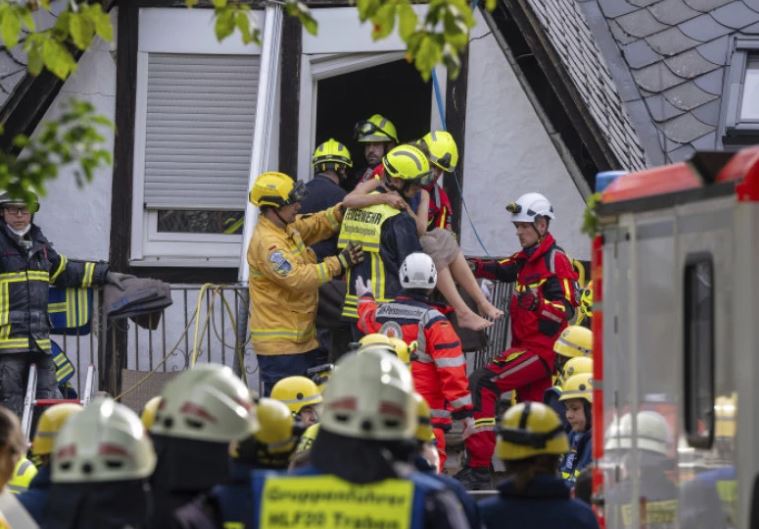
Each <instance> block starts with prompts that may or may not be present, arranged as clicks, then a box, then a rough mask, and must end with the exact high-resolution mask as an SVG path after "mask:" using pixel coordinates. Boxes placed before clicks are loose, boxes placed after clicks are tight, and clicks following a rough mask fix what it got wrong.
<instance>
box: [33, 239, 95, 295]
mask: <svg viewBox="0 0 759 529" xmlns="http://www.w3.org/2000/svg"><path fill="white" fill-rule="evenodd" d="M46 254H47V259H48V261H49V262H50V284H51V285H55V286H57V287H81V288H89V287H91V286H92V285H103V284H105V283H106V281H107V278H108V268H109V266H108V263H96V262H92V261H79V260H75V259H71V260H69V259H68V258H67V257H66V256H65V255H61V254H59V253H58V252H56V251H55V249H54V248H53V245H52V244H50V243H49V242H48V243H47V248H46Z"/></svg>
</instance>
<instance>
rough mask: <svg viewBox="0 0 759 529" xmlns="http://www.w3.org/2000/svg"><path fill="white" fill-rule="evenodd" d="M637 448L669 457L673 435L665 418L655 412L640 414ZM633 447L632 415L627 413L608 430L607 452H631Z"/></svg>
mask: <svg viewBox="0 0 759 529" xmlns="http://www.w3.org/2000/svg"><path fill="white" fill-rule="evenodd" d="M637 435H638V437H637V447H638V448H639V449H641V450H648V451H650V452H656V453H658V454H662V455H665V456H666V455H669V447H670V445H671V444H672V435H671V433H670V429H669V426H668V425H667V421H666V420H665V419H664V417H663V416H662V415H661V414H660V413H657V412H655V411H640V412H638V434H637ZM632 446H633V431H632V415H630V414H629V413H626V414H625V415H623V416H622V418H620V419H619V420H616V419H615V420H614V421H612V423H611V424H610V425H609V428H608V429H607V430H606V444H605V445H604V449H605V450H630V449H631V448H632Z"/></svg>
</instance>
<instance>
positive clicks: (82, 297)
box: [77, 289, 90, 324]
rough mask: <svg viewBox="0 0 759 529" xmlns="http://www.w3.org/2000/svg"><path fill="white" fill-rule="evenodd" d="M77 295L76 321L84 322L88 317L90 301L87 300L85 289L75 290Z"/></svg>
mask: <svg viewBox="0 0 759 529" xmlns="http://www.w3.org/2000/svg"><path fill="white" fill-rule="evenodd" d="M77 297H78V303H77V305H78V307H79V321H78V323H80V324H84V323H85V322H86V321H87V320H88V319H89V318H88V315H89V313H90V302H89V296H88V295H87V291H86V290H83V289H80V290H77Z"/></svg>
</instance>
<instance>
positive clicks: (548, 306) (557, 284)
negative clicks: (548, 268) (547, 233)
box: [518, 250, 577, 336]
mask: <svg viewBox="0 0 759 529" xmlns="http://www.w3.org/2000/svg"><path fill="white" fill-rule="evenodd" d="M553 259H554V270H555V273H554V275H552V276H550V277H549V278H548V279H547V280H546V282H545V283H543V285H542V286H541V287H540V288H538V289H536V290H529V291H527V292H524V293H522V294H520V295H519V300H518V303H519V305H520V306H521V307H522V308H524V309H527V310H531V311H534V312H536V313H537V315H538V328H539V329H540V331H541V332H542V333H543V334H546V335H548V336H552V335H554V334H556V333H557V332H559V330H560V329H561V327H562V326H563V325H565V324H566V323H567V322H568V321H569V320H571V319H572V317H574V314H575V304H576V301H575V289H574V283H575V281H576V280H577V272H575V271H574V268H572V263H571V262H570V261H569V259H568V258H567V256H566V255H565V254H564V253H563V252H560V251H558V250H556V251H555V253H554V256H553Z"/></svg>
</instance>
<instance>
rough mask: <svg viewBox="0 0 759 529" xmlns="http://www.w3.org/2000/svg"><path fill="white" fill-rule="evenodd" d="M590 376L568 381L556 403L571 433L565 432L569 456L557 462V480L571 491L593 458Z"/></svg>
mask: <svg viewBox="0 0 759 529" xmlns="http://www.w3.org/2000/svg"><path fill="white" fill-rule="evenodd" d="M592 378H593V375H592V374H591V373H582V374H579V375H574V376H571V377H569V378H568V379H567V380H566V381H565V382H564V384H563V386H562V390H561V397H559V402H560V403H561V404H563V405H564V408H565V412H564V414H565V416H566V419H567V422H568V423H569V426H570V427H571V428H572V431H571V432H569V452H567V454H566V455H565V456H564V459H562V461H561V467H560V470H561V477H562V478H564V481H565V482H566V483H567V485H569V486H570V487H574V484H575V481H577V477H578V476H579V475H580V472H582V471H583V470H584V469H585V467H587V466H588V465H589V464H590V461H591V459H592V456H593V449H592V447H593V445H592V435H593V434H592V432H591V426H592V422H591V414H590V407H591V405H592V404H593V385H592Z"/></svg>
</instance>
